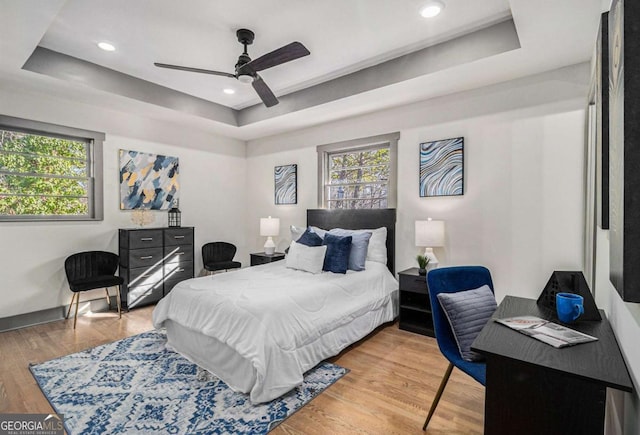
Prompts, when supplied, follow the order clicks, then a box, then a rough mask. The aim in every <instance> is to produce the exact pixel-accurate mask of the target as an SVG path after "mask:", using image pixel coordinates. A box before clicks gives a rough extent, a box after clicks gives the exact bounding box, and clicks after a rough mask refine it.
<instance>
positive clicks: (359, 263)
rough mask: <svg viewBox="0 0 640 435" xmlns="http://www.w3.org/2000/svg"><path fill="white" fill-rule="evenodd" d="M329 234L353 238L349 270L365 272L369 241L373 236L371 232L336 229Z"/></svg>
mask: <svg viewBox="0 0 640 435" xmlns="http://www.w3.org/2000/svg"><path fill="white" fill-rule="evenodd" d="M329 234H335V235H336V236H341V237H345V236H351V252H350V253H349V265H348V269H349V270H355V271H360V270H364V266H365V262H366V261H367V250H368V249H369V239H371V235H372V234H373V233H372V232H371V231H354V230H343V229H342V228H334V229H332V230H330V231H329Z"/></svg>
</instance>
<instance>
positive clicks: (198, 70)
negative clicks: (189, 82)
mask: <svg viewBox="0 0 640 435" xmlns="http://www.w3.org/2000/svg"><path fill="white" fill-rule="evenodd" d="M153 64H154V65H155V66H157V67H160V68H168V69H177V70H180V71H189V72H195V73H202V74H211V75H214V76H223V77H231V78H232V79H235V78H236V76H235V74H231V73H226V72H220V71H212V70H210V69H201V68H192V67H190V66H180V65H169V64H167V63H158V62H154V63H153Z"/></svg>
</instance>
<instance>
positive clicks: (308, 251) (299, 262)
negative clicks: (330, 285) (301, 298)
mask: <svg viewBox="0 0 640 435" xmlns="http://www.w3.org/2000/svg"><path fill="white" fill-rule="evenodd" d="M326 253H327V246H326V245H323V246H306V245H303V244H302V243H296V242H291V245H290V246H289V253H288V254H287V258H286V265H287V267H288V268H290V269H296V270H304V271H305V272H311V273H320V272H322V265H323V264H324V254H326Z"/></svg>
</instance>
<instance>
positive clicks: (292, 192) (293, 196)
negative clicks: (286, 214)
mask: <svg viewBox="0 0 640 435" xmlns="http://www.w3.org/2000/svg"><path fill="white" fill-rule="evenodd" d="M274 178H275V201H276V205H280V204H297V203H298V165H284V166H276V167H275V170H274Z"/></svg>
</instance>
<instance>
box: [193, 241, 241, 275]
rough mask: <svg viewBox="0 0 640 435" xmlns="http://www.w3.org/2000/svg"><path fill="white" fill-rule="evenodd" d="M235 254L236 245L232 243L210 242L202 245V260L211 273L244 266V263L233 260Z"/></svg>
mask: <svg viewBox="0 0 640 435" xmlns="http://www.w3.org/2000/svg"><path fill="white" fill-rule="evenodd" d="M235 255H236V247H235V245H233V244H231V243H227V242H210V243H207V244H205V245H204V246H202V262H203V263H204V268H205V269H206V270H207V271H209V272H210V273H211V272H217V271H218V270H229V269H238V268H240V267H242V263H240V262H239V261H233V257H234V256H235Z"/></svg>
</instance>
